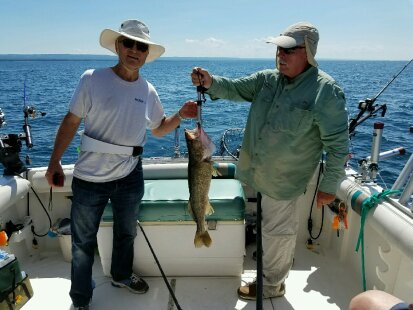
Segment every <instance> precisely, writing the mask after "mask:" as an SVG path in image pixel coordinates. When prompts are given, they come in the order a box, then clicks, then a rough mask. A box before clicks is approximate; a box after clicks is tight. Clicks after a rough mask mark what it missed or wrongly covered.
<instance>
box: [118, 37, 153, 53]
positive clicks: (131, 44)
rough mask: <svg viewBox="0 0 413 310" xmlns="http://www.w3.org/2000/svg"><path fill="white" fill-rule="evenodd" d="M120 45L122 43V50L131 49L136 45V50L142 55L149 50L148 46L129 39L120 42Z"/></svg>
mask: <svg viewBox="0 0 413 310" xmlns="http://www.w3.org/2000/svg"><path fill="white" fill-rule="evenodd" d="M120 43H122V45H123V47H124V48H130V49H132V48H133V47H134V46H135V45H136V49H137V50H138V51H140V52H142V53H145V52H147V51H148V49H149V45H148V44H145V43H142V42H138V41H135V40H131V39H123V40H121V41H120Z"/></svg>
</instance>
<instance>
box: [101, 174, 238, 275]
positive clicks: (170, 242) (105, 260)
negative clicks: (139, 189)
mask: <svg viewBox="0 0 413 310" xmlns="http://www.w3.org/2000/svg"><path fill="white" fill-rule="evenodd" d="M188 199H189V190H188V180H186V179H175V180H145V195H144V197H143V199H142V203H141V206H140V211H139V215H138V220H139V222H140V224H141V225H142V227H143V229H144V231H145V233H146V235H147V237H148V239H149V241H150V243H151V246H152V248H153V249H154V251H155V254H156V256H157V258H158V260H159V262H160V264H161V266H162V269H163V271H164V272H165V274H166V275H167V276H239V275H241V274H242V271H243V257H244V249H245V227H244V209H245V197H244V192H243V189H242V185H241V183H240V182H239V181H238V180H235V179H212V181H211V187H210V191H209V199H210V203H211V205H212V206H213V208H214V210H215V212H214V213H213V214H212V215H210V216H207V217H206V220H207V223H208V230H209V234H210V236H211V239H212V245H211V246H210V247H209V248H207V247H202V248H195V246H194V237H195V231H196V224H195V222H194V221H193V219H192V217H191V215H190V214H189V212H188ZM112 227H113V218H112V209H111V205H110V204H108V206H107V207H106V209H105V212H104V214H103V216H102V221H101V224H100V228H99V232H98V237H97V238H98V248H99V254H100V259H101V262H102V267H103V272H104V274H105V275H107V276H110V264H111V255H112V236H113V234H112ZM134 247H135V254H134V263H133V269H134V272H136V273H137V274H138V275H140V276H160V275H161V273H160V271H159V269H158V267H157V265H156V262H155V259H154V258H153V255H152V253H151V251H150V249H149V247H148V245H147V242H146V240H145V238H144V236H143V234H142V232H141V231H140V229H139V227H138V235H137V237H136V239H135V244H134Z"/></svg>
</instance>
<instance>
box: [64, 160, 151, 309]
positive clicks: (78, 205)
mask: <svg viewBox="0 0 413 310" xmlns="http://www.w3.org/2000/svg"><path fill="white" fill-rule="evenodd" d="M72 191H73V200H72V210H71V230H72V269H71V279H72V285H71V288H70V297H71V298H72V301H73V304H74V306H84V305H87V304H88V303H89V301H90V299H91V298H92V294H93V284H92V282H93V281H92V266H93V261H94V252H95V248H96V246H97V238H96V235H97V232H98V229H99V223H100V219H101V217H102V214H103V211H104V209H105V207H106V205H107V203H108V201H109V199H110V201H111V203H112V209H113V250H112V266H111V274H112V277H113V279H114V280H115V281H120V280H125V279H128V278H129V277H130V276H131V274H132V265H133V243H134V240H135V237H136V220H137V215H138V210H139V204H140V201H141V199H142V197H143V194H144V182H143V172H142V162H141V161H139V163H138V165H137V166H136V168H135V169H134V170H133V171H132V172H131V173H130V174H129V175H128V176H126V177H124V178H122V179H119V180H115V181H110V182H105V183H93V182H87V181H83V180H80V179H78V178H73V182H72Z"/></svg>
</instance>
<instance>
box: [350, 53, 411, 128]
mask: <svg viewBox="0 0 413 310" xmlns="http://www.w3.org/2000/svg"><path fill="white" fill-rule="evenodd" d="M412 61H413V58H412V59H410V61H409V62H408V63H407V64H405V65H404V66H403V68H402V69H401V70H400V71H399V72H398V73H397V74H396V75H395V76H393V78H392V79H391V80H390V81H389V82H388V83H387V84H386V85H385V86H384V87H383V88H382V89H381V90H380V91H379V92H378V93H377V95H376V96H374V97H373V98H366V99H365V100H361V101H360V102H359V106H358V108H359V110H360V112H359V114H358V115H357V117H355V118H352V119H351V121H350V124H349V133H350V136H351V134H352V133H353V132H354V129H356V127H357V126H358V125H360V124H361V123H362V122H364V121H365V120H366V119H368V118H370V117H372V116H374V115H376V113H377V112H378V111H380V110H381V111H382V112H381V116H382V117H384V115H385V114H386V111H387V106H386V104H382V105H374V102H375V101H376V100H377V98H378V97H379V96H380V95H381V94H382V93H383V92H384V91H385V90H386V89H387V87H389V86H390V84H391V83H393V81H394V80H395V79H396V78H397V77H398V76H399V75H400V74H401V73H402V72H403V71H404V70H405V69H406V68H407V67H408V66H409V65H410V63H411V62H412ZM366 111H367V112H369V114H368V115H366V116H364V117H362V116H363V114H364V113H365V112H366Z"/></svg>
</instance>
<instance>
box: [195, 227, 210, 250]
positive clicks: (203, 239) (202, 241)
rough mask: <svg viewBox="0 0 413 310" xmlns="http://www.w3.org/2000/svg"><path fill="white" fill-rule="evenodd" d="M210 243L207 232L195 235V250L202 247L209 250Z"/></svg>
mask: <svg viewBox="0 0 413 310" xmlns="http://www.w3.org/2000/svg"><path fill="white" fill-rule="evenodd" d="M211 243H212V240H211V237H210V236H209V233H208V232H207V231H204V232H197V233H196V234H195V239H194V244H195V247H196V248H200V247H202V246H203V245H205V246H206V247H208V248H209V247H210V246H211Z"/></svg>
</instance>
